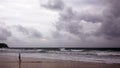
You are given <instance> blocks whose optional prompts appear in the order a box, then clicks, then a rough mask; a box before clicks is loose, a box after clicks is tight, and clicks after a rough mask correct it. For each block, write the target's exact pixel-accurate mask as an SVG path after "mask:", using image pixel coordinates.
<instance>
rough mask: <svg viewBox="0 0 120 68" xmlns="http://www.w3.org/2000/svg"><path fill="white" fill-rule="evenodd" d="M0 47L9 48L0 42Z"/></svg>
mask: <svg viewBox="0 0 120 68" xmlns="http://www.w3.org/2000/svg"><path fill="white" fill-rule="evenodd" d="M0 48H9V47H8V45H7V44H5V43H0Z"/></svg>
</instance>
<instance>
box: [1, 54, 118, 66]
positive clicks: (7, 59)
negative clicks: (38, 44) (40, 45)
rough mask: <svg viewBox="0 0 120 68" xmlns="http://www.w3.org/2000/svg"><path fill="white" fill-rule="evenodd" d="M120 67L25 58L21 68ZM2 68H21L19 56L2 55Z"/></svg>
mask: <svg viewBox="0 0 120 68" xmlns="http://www.w3.org/2000/svg"><path fill="white" fill-rule="evenodd" d="M113 67H114V68H120V64H106V63H91V62H76V61H64V60H53V59H39V58H27V57H26V58H24V57H22V62H21V68H113ZM0 68H19V62H18V56H4V55H2V56H0Z"/></svg>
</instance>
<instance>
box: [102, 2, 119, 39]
mask: <svg viewBox="0 0 120 68" xmlns="http://www.w3.org/2000/svg"><path fill="white" fill-rule="evenodd" d="M108 3H109V6H108V8H107V9H106V10H105V11H104V16H105V17H104V18H105V21H104V22H103V24H102V27H101V33H103V34H104V35H105V37H107V38H111V39H112V38H119V37H120V1H119V0H109V1H108Z"/></svg>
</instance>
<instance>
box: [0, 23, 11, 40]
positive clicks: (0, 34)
mask: <svg viewBox="0 0 120 68" xmlns="http://www.w3.org/2000/svg"><path fill="white" fill-rule="evenodd" d="M10 36H12V34H11V32H10V31H9V30H8V28H7V26H6V24H5V23H1V22H0V41H6V40H7V39H8V38H9V37H10Z"/></svg>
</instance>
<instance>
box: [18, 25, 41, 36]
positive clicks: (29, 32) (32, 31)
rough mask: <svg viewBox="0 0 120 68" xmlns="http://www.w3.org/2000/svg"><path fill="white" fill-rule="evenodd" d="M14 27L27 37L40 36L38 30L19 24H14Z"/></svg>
mask: <svg viewBox="0 0 120 68" xmlns="http://www.w3.org/2000/svg"><path fill="white" fill-rule="evenodd" d="M16 29H17V30H18V32H21V33H23V34H24V35H26V36H28V37H32V38H41V37H42V34H41V33H40V32H39V31H38V30H36V29H33V28H30V29H29V28H26V27H23V26H21V25H18V26H16Z"/></svg>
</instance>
